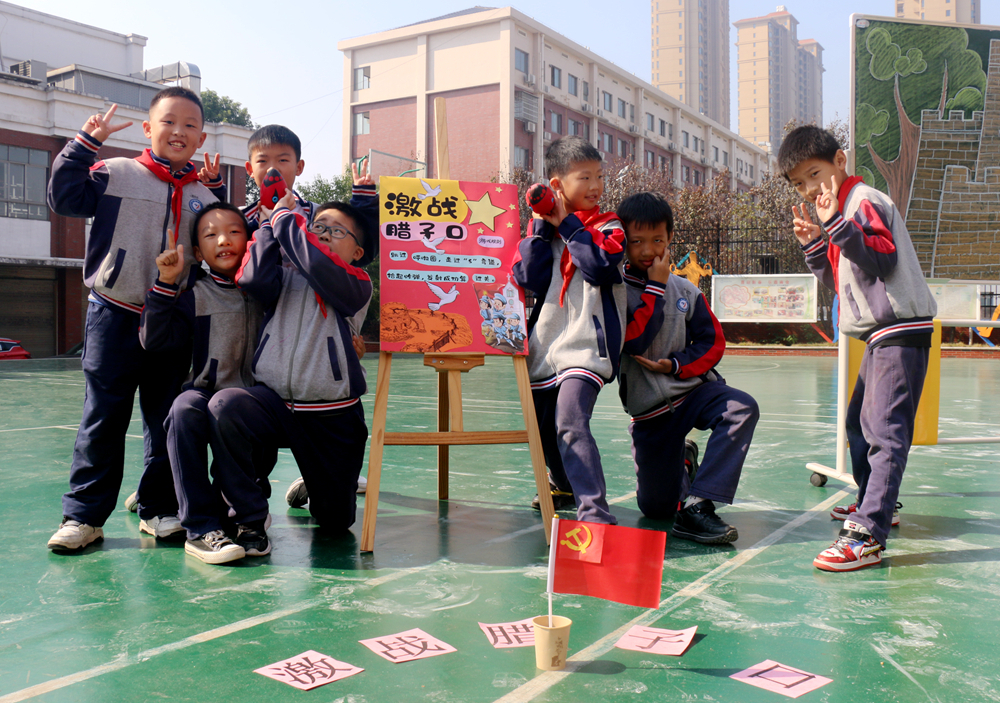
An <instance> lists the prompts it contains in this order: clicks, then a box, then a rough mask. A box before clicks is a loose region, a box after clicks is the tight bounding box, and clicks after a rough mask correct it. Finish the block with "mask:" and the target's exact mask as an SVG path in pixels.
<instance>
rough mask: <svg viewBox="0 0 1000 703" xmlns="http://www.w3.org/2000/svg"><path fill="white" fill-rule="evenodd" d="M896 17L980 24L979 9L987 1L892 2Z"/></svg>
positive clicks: (902, 0)
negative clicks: (894, 6)
mask: <svg viewBox="0 0 1000 703" xmlns="http://www.w3.org/2000/svg"><path fill="white" fill-rule="evenodd" d="M892 1H893V2H894V3H895V5H896V17H901V18H903V19H908V20H930V21H933V22H956V23H958V24H981V15H980V8H981V7H982V3H984V2H988V1H989V0H892Z"/></svg>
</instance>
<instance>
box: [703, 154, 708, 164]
mask: <svg viewBox="0 0 1000 703" xmlns="http://www.w3.org/2000/svg"><path fill="white" fill-rule="evenodd" d="M701 163H702V164H704V165H705V166H708V159H706V158H705V157H704V156H702V157H701Z"/></svg>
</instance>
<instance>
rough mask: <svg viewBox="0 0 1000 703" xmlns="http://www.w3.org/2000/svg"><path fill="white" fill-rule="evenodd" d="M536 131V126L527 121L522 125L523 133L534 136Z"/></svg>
mask: <svg viewBox="0 0 1000 703" xmlns="http://www.w3.org/2000/svg"><path fill="white" fill-rule="evenodd" d="M536 129H538V125H537V124H535V123H534V122H531V121H528V122H525V123H524V131H525V132H527V133H528V134H534V133H535V130H536Z"/></svg>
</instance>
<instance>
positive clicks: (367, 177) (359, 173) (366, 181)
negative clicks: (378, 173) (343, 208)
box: [351, 158, 375, 186]
mask: <svg viewBox="0 0 1000 703" xmlns="http://www.w3.org/2000/svg"><path fill="white" fill-rule="evenodd" d="M370 171H371V169H370V168H369V166H368V159H367V158H364V159H362V160H361V165H360V166H359V165H358V164H357V163H356V162H354V161H352V162H351V175H352V176H353V177H354V185H356V186H373V185H375V179H374V178H372V176H371V173H370Z"/></svg>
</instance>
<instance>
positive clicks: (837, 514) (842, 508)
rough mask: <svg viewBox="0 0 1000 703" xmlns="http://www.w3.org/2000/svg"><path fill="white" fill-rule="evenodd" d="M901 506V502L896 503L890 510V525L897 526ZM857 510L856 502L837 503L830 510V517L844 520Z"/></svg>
mask: <svg viewBox="0 0 1000 703" xmlns="http://www.w3.org/2000/svg"><path fill="white" fill-rule="evenodd" d="M902 507H903V504H902V503H896V508H895V509H894V510H893V511H892V527H899V509H900V508H902ZM857 510H858V504H857V503H851V504H850V505H837V506H834V508H833V510H831V511H830V517H832V518H833V519H834V520H846V519H848V518H849V517H851V516H852V515H854V513H856V512H857Z"/></svg>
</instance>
